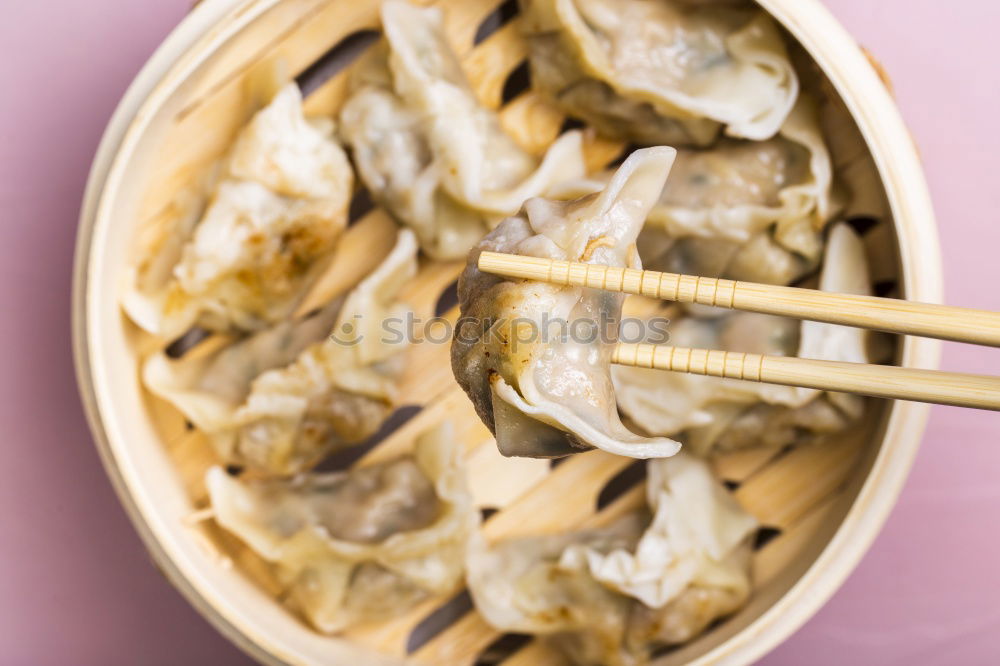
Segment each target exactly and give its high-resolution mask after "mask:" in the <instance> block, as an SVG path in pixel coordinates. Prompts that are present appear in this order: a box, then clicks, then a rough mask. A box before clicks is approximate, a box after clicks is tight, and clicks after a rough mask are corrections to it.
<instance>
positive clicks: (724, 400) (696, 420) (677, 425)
mask: <svg viewBox="0 0 1000 666" xmlns="http://www.w3.org/2000/svg"><path fill="white" fill-rule="evenodd" d="M819 288H820V289H822V290H824V291H832V292H838V293H853V294H870V293H871V286H870V278H869V274H868V265H867V260H866V257H865V250H864V246H863V244H862V242H861V239H860V238H859V237H858V236H857V234H855V233H854V231H853V230H851V228H850V227H849V226H848V225H847V224H844V223H838V224H836V225H834V226H833V227H832V228H831V230H830V235H829V239H828V241H827V246H826V251H825V256H824V263H823V271H822V273H821V275H820V283H819ZM670 344H671V345H674V346H678V347H691V348H695V349H724V350H728V351H738V352H749V353H757V354H769V355H775V356H794V355H798V356H801V357H804V358H815V359H823V360H830V361H846V362H853V363H867V362H868V354H867V351H866V333H865V331H863V330H861V329H857V328H851V327H845V326H836V325H833V324H823V323H819V322H812V321H803V322H798V321H794V320H791V319H785V318H781V317H772V316H768V315H762V314H756V313H748V312H733V313H727V314H722V315H721V316H716V317H704V318H701V317H693V316H690V317H686V318H684V319H682V320H680V321H679V322H672V323H671V326H670ZM612 377H613V379H614V384H615V391H616V395H617V396H618V405H619V408H620V409H621V410H622V412H623V413H624V414H625V415H627V416H628V418H629V419H630V421H631V422H632V423H634V424H636V425H637V426H639V427H640V428H642V430H643V431H645V432H648V433H651V434H656V435H661V436H668V437H672V436H678V435H681V434H682V433H685V436H684V437H683V439H684V440H685V441H686V443H687V444H689V445H690V447H691V448H692V450H693V451H695V452H697V453H709V452H711V451H713V450H731V449H738V448H745V447H749V446H774V447H780V446H784V445H786V444H791V443H794V442H796V441H798V440H800V439H801V438H802V437H803V436H804V435H807V434H808V435H818V434H825V433H831V432H836V431H839V430H842V429H843V428H845V427H846V426H847V425H849V424H850V423H851V422H853V421H855V420H856V419H857V418H859V417H860V415H861V413H862V411H863V408H864V401H863V398H860V397H858V396H853V395H846V394H841V393H825V392H821V391H816V390H813V389H804V388H796V387H790V386H779V385H775V384H763V383H759V382H749V381H739V380H735V379H722V378H718V377H703V376H697V375H691V374H686V373H674V372H663V371H661V370H649V369H645V368H630V367H625V366H614V367H613V368H612Z"/></svg>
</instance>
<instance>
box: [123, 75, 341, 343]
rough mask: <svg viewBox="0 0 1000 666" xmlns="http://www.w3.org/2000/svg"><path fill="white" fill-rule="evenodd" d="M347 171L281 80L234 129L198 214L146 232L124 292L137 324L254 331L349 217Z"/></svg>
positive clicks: (287, 300)
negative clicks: (156, 233) (159, 231)
mask: <svg viewBox="0 0 1000 666" xmlns="http://www.w3.org/2000/svg"><path fill="white" fill-rule="evenodd" d="M353 181H354V176H353V171H352V170H351V167H350V164H349V163H348V161H347V157H346V155H345V154H344V151H343V149H341V147H340V146H339V145H338V144H337V142H336V140H335V139H334V137H333V126H332V123H330V122H329V121H325V120H322V121H321V120H315V121H311V120H309V119H307V118H306V117H305V115H304V114H303V110H302V95H301V93H300V92H299V89H298V88H297V87H296V86H295V84H294V83H291V84H288V85H287V86H286V87H285V88H283V89H282V90H281V91H280V92H279V93H278V94H277V95H276V96H275V97H274V99H273V100H272V101H271V103H270V104H269V105H268V106H267V107H265V108H264V109H262V110H261V111H260V112H258V113H257V114H256V115H255V116H254V117H253V119H252V120H251V121H250V123H249V124H248V125H247V126H246V127H245V128H244V129H243V130H242V131H241V132H240V134H239V136H238V137H237V139H236V142H235V143H234V145H233V148H232V149H231V150H230V153H229V155H228V157H227V158H226V160H224V162H223V165H222V174H221V176H220V179H219V182H218V184H217V186H216V187H215V189H214V191H213V193H212V196H211V200H210V202H209V204H208V206H207V208H206V210H205V211H204V213H203V214H202V215H200V217H199V216H197V215H196V214H195V211H196V210H197V209H196V207H194V206H193V205H190V206H188V208H189V209H190V210H191V211H192V212H191V213H190V214H189V215H188V219H187V220H186V221H183V222H181V223H178V224H176V225H174V228H172V229H168V230H165V233H169V234H170V235H171V236H173V237H172V238H169V239H160V240H159V241H157V240H155V239H152V240H149V239H147V240H146V245H147V248H148V250H147V252H146V253H145V254H146V256H144V257H143V258H142V259H141V261H140V263H139V264H138V265H137V266H136V267H135V268H134V269H133V270H131V271H130V272H129V273H128V275H127V276H126V279H127V284H126V291H125V294H124V296H123V299H122V304H123V307H124V308H125V310H126V312H127V313H128V314H129V316H130V317H131V318H132V319H133V320H134V321H135V322H136V323H137V324H138V325H139V326H141V327H142V328H143V329H145V330H147V331H149V332H150V333H153V334H156V335H158V336H160V337H162V338H164V339H168V340H172V339H174V338H176V337H178V336H180V335H181V334H183V333H184V332H186V331H187V330H188V329H189V328H191V327H192V326H195V325H198V326H201V327H203V328H207V329H211V330H216V331H230V330H240V331H256V330H261V329H263V328H266V327H267V326H269V325H271V324H274V323H276V322H278V321H281V320H282V319H284V318H286V317H287V316H288V315H289V314H290V313H291V312H292V310H293V309H294V307H295V306H296V305H297V303H298V301H299V300H300V299H301V298H302V297H303V296H304V295H305V291H306V289H307V288H308V286H309V285H310V284H312V282H313V280H314V279H315V278H316V277H317V276H318V274H319V272H320V271H321V270H322V269H323V268H324V266H325V260H326V259H327V258H328V257H329V256H330V254H331V252H332V250H333V247H334V244H335V242H336V240H337V238H338V237H339V236H340V233H341V231H343V229H344V227H345V225H346V222H347V208H348V205H349V202H350V197H351V190H352V186H353Z"/></svg>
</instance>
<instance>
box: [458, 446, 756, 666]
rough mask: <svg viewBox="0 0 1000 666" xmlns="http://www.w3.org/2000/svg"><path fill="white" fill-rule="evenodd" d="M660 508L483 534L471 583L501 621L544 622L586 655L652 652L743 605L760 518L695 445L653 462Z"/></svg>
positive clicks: (537, 629)
mask: <svg viewBox="0 0 1000 666" xmlns="http://www.w3.org/2000/svg"><path fill="white" fill-rule="evenodd" d="M648 474H649V475H648V478H647V481H646V497H647V502H648V506H649V511H650V512H651V513H652V516H651V517H650V516H649V515H646V514H644V513H634V514H629V515H626V516H624V517H623V518H621V519H619V520H617V521H616V522H614V523H613V524H612V525H610V526H609V527H606V528H602V529H596V530H589V531H584V532H577V533H571V534H566V535H557V536H545V537H533V538H527V539H516V540H511V541H507V542H501V543H500V544H497V545H496V546H493V547H483V546H477V548H475V549H474V550H473V551H472V552H471V554H470V557H469V572H468V576H467V577H468V583H469V589H470V591H471V593H472V597H473V600H474V602H475V604H476V609H477V610H478V611H479V612H480V613H481V614H482V615H483V617H484V618H485V619H486V621H487V622H488V623H490V624H491V625H492V626H493V627H495V628H496V629H498V630H500V631H508V632H519V633H530V634H538V635H540V636H543V637H545V638H546V639H547V640H549V641H551V642H552V643H554V644H555V645H556V646H557V647H559V648H561V649H562V650H563V651H564V652H565V653H566V654H567V655H568V656H569V657H570V658H571V660H572V661H573V663H577V664H588V665H589V664H604V665H613V666H614V665H622V666H625V665H628V666H631V665H633V664H641V663H646V662H647V661H648V659H649V657H650V655H651V653H652V651H653V650H654V649H655V648H657V647H662V646H667V645H675V644H678V643H683V642H685V641H688V640H690V639H692V638H694V637H695V636H697V635H698V634H699V633H701V632H702V631H704V630H705V628H707V627H708V625H709V624H711V623H712V621H714V620H715V619H717V618H719V617H723V616H725V615H728V614H730V613H732V612H734V611H736V610H737V609H739V608H740V607H741V606H742V605H743V603H744V602H745V601H746V599H747V597H748V596H749V593H750V576H749V554H750V548H749V537H750V535H751V534H752V533H753V532H754V531H755V530H756V526H757V524H756V521H755V520H754V519H753V518H752V517H751V516H750V515H748V514H747V513H746V512H744V511H743V509H742V508H740V507H739V505H738V504H737V503H736V502H735V500H733V498H732V497H730V496H729V494H728V493H727V492H726V490H725V488H724V487H722V486H721V485H720V484H719V483H718V482H717V481H716V480H715V479H714V478H713V477H712V474H711V471H710V469H709V468H708V465H707V464H705V463H704V462H702V461H700V460H697V459H695V458H692V457H690V456H688V455H686V454H679V455H677V456H675V457H673V458H670V459H661V460H653V461H650V462H649V464H648Z"/></svg>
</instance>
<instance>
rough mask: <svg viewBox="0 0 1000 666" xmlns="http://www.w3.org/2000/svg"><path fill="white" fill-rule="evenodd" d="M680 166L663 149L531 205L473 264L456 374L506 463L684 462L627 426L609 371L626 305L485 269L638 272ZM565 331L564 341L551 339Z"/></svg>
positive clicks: (462, 296)
mask: <svg viewBox="0 0 1000 666" xmlns="http://www.w3.org/2000/svg"><path fill="white" fill-rule="evenodd" d="M674 155H675V151H674V150H673V149H672V148H665V147H660V148H647V149H644V150H638V151H636V152H635V153H633V154H632V155H631V156H630V157H629V158H628V159H627V160H626V161H625V162H624V164H622V166H621V167H620V168H619V169H618V171H617V173H616V174H615V175H614V177H612V179H611V181H610V182H609V183H608V186H607V187H606V188H605V189H604V190H603V191H602V192H600V193H595V194H592V195H589V196H587V197H584V198H582V199H578V200H575V201H569V202H565V201H548V200H545V199H530V200H528V201H527V202H526V203H525V205H524V212H523V214H522V215H521V216H518V217H512V218H508V219H507V220H505V221H504V222H503V223H501V224H500V226H499V227H497V228H496V229H495V230H494V231H493V232H491V233H490V234H489V235H488V236H487V237H486V238H485V239H483V240H482V242H480V244H479V245H478V246H477V247H476V248H475V249H474V250H473V251H472V253H471V254H470V255H469V262H468V266H467V267H466V269H465V271H464V272H463V273H462V276H461V277H460V279H459V290H458V291H459V294H458V295H459V303H460V305H461V312H462V318H461V319H460V320H459V324H458V326H457V327H456V332H455V336H454V339H453V342H452V350H451V353H452V368H453V371H454V373H455V377H456V379H457V380H458V383H459V384H460V385H461V386H462V388H463V389H464V390H465V391H466V393H467V394H468V395H469V397H470V399H471V400H472V402H473V404H474V405H475V407H476V411H477V412H478V414H479V416H480V418H481V419H482V420H483V421H484V422H485V423H486V424H487V426H489V427H490V429H491V430H492V431H493V432H494V434H495V435H496V438H497V445H498V447H499V449H500V451H501V453H503V454H504V455H507V456H525V457H536V458H547V457H558V456H564V455H568V454H570V453H574V452H578V451H580V450H583V449H587V448H599V449H603V450H605V451H608V452H610V453H615V454H618V455H624V456H631V457H635V458H653V457H662V456H670V455H673V454H674V453H676V452H677V451H678V449H679V444H677V443H676V442H674V441H672V440H669V439H665V438H645V437H640V436H638V435H636V434H634V433H632V432H631V431H629V430H628V429H627V428H626V427H625V426H624V425H622V422H621V420H620V419H619V417H618V409H617V405H616V401H615V395H614V388H613V386H612V384H611V375H610V370H609V366H610V360H611V353H612V351H613V348H614V344H615V341H616V340H617V332H618V322H619V319H620V317H621V307H622V301H623V296H622V295H621V294H616V293H612V292H605V291H601V290H596V289H588V288H580V287H558V286H554V285H548V284H541V283H534V282H525V281H514V280H507V279H502V278H500V277H497V276H494V275H490V274H486V273H483V272H481V271H480V270H479V269H478V266H477V262H478V258H479V254H480V253H481V252H482V251H484V250H490V251H498V252H508V253H514V254H520V255H524V256H535V257H548V258H553V259H568V260H573V261H583V262H586V263H591V264H598V265H605V266H625V265H626V264H629V265H632V266H635V265H637V263H638V256H637V254H636V251H635V239H636V236H637V235H638V233H639V229H640V228H641V227H642V223H643V220H644V219H645V217H646V214H647V213H648V212H649V208H650V207H651V205H652V203H653V201H655V199H656V197H657V196H658V194H659V192H660V191H661V190H662V188H663V182H664V180H665V179H666V177H667V173H668V172H669V171H670V165H671V164H672V162H673V159H674ZM559 322H564V323H565V324H564V325H565V331H564V332H563V333H562V334H561V332H560V331H559V330H558V329H556V330H555V331H553V324H555V325H556V326H557V327H558V326H559ZM487 326H489V328H487ZM566 333H569V334H568V335H567V334H566ZM525 336H526V337H525Z"/></svg>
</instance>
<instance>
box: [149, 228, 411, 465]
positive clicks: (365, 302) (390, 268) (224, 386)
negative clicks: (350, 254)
mask: <svg viewBox="0 0 1000 666" xmlns="http://www.w3.org/2000/svg"><path fill="white" fill-rule="evenodd" d="M416 254H417V246H416V239H415V237H414V236H413V232H411V231H409V230H405V229H404V230H401V231H400V233H399V238H398V240H397V242H396V246H395V247H394V248H393V250H392V251H391V252H390V254H389V255H388V256H387V257H386V259H385V260H384V261H383V263H382V264H381V265H380V266H379V267H378V268H377V269H376V270H375V271H374V272H373V273H372V274H371V275H369V276H368V277H366V278H365V279H364V280H363V281H362V282H361V283H359V285H358V286H357V287H356V288H355V289H354V290H353V291H352V292H351V293H350V294H349V295H348V296H347V298H346V299H344V300H343V301H337V302H334V303H331V304H330V305H328V306H326V307H325V308H324V309H323V310H321V311H320V312H319V313H318V314H316V315H314V316H312V317H309V318H307V319H304V320H300V321H289V322H283V323H281V324H278V325H276V326H274V327H272V328H270V329H267V330H265V331H261V332H259V333H256V334H253V335H251V336H248V337H246V338H243V339H241V340H237V341H236V342H234V343H232V344H230V345H227V346H225V347H222V348H221V349H218V350H216V351H214V352H212V353H199V349H198V348H197V347H196V348H195V349H193V350H192V351H191V352H189V353H188V354H186V355H185V356H183V357H181V358H180V359H176V360H175V359H171V358H170V357H168V356H167V354H166V353H164V352H161V353H158V354H156V355H154V356H152V357H150V358H149V359H148V360H147V361H146V362H145V364H144V366H143V382H144V384H145V385H146V387H147V388H148V389H149V390H150V391H152V392H153V393H154V394H156V395H158V396H159V397H161V398H163V399H165V400H167V401H168V402H170V403H171V404H173V405H174V406H175V407H177V408H178V409H179V410H180V411H181V412H182V413H184V415H185V416H186V417H187V418H188V419H189V420H190V421H191V422H192V423H193V424H194V426H195V427H196V428H198V429H199V430H201V431H203V432H204V433H205V434H206V435H207V436H208V438H209V440H210V441H211V442H212V445H213V447H214V448H215V450H216V452H217V453H218V454H219V455H220V456H221V458H222V459H223V460H225V461H226V462H228V463H231V464H237V465H246V466H248V467H250V468H252V469H255V470H259V471H263V472H266V473H270V474H292V473H295V472H299V471H301V470H303V469H306V468H308V467H309V466H311V465H312V464H314V463H315V462H317V461H318V460H319V459H320V458H322V457H323V456H324V455H326V454H328V453H330V452H331V451H333V450H335V449H338V448H342V447H345V446H350V445H353V444H359V443H361V442H363V441H364V440H365V439H367V438H368V437H369V436H371V435H372V434H374V432H375V431H377V430H378V428H379V427H380V426H381V425H382V423H383V422H384V420H385V419H386V418H387V417H388V416H389V415H390V413H391V411H392V408H393V406H394V403H395V396H396V388H395V382H396V381H397V379H398V377H399V375H400V373H401V372H402V370H403V366H402V363H403V356H402V352H404V351H405V349H406V347H405V345H404V344H402V342H400V343H399V344H395V341H392V340H389V339H387V338H386V337H385V333H384V332H383V331H382V328H381V327H382V324H383V322H384V321H386V320H388V319H389V318H394V317H398V318H401V319H405V317H406V313H407V312H408V309H407V308H406V306H404V305H403V304H401V303H399V302H398V300H397V294H398V291H399V289H400V288H402V286H403V285H404V284H405V283H406V282H407V281H408V280H410V279H411V278H412V276H413V275H414V274H415V273H416ZM324 338H326V339H325V340H324Z"/></svg>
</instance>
